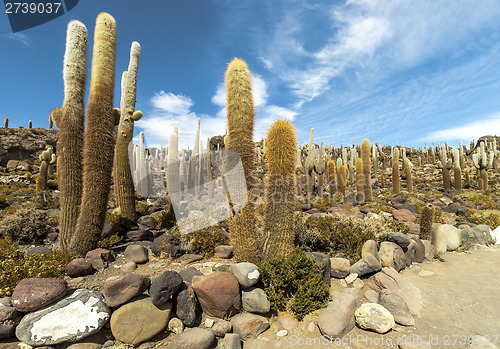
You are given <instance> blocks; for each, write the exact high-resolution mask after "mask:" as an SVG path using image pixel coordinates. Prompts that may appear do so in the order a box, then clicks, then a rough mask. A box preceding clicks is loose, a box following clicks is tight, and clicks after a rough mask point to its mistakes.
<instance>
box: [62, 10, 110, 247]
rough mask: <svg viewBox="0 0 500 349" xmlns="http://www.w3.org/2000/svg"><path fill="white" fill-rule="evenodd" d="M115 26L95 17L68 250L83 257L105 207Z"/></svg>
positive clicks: (93, 243)
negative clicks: (78, 194) (79, 181)
mask: <svg viewBox="0 0 500 349" xmlns="http://www.w3.org/2000/svg"><path fill="white" fill-rule="evenodd" d="M115 59H116V23H115V20H114V19H113V17H111V16H110V15H109V14H107V13H101V14H99V16H98V17H97V20H96V27H95V32H94V52H93V57H92V75H91V81H90V95H89V101H88V105H87V129H86V131H85V141H84V150H83V155H84V157H83V192H82V202H81V206H80V215H79V216H78V220H77V224H76V231H75V234H74V236H73V237H72V239H71V242H70V246H69V249H70V251H72V252H74V253H75V254H77V255H83V254H85V253H86V252H87V251H90V250H92V249H94V248H96V247H97V242H98V240H99V238H100V236H101V232H102V227H103V225H104V219H105V214H106V209H107V205H108V196H109V188H110V186H111V173H112V170H113V153H114V144H115V139H114V127H115V126H114V119H115V114H114V111H113V93H114V81H115Z"/></svg>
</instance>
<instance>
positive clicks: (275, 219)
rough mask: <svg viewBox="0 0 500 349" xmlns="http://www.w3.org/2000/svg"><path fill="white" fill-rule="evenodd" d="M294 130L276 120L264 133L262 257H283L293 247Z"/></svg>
mask: <svg viewBox="0 0 500 349" xmlns="http://www.w3.org/2000/svg"><path fill="white" fill-rule="evenodd" d="M295 147H296V144H295V130H294V129H293V126H292V125H291V124H290V122H288V121H286V120H278V121H276V122H275V123H274V124H273V125H272V126H271V128H270V129H269V131H268V133H267V142H266V154H267V156H266V160H267V168H268V172H267V178H266V215H265V229H266V230H265V231H266V238H265V243H264V258H265V259H269V258H272V257H286V256H287V255H288V254H289V253H290V252H291V251H292V250H293V248H294V230H293V212H294V203H295V193H294V190H295V176H294V171H295V157H296V151H295Z"/></svg>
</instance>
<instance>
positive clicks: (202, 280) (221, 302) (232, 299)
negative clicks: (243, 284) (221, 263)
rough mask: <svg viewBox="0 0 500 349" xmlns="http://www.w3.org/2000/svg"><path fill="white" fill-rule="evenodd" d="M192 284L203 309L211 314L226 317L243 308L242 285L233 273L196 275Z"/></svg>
mask: <svg viewBox="0 0 500 349" xmlns="http://www.w3.org/2000/svg"><path fill="white" fill-rule="evenodd" d="M192 286H193V289H194V291H195V293H196V296H197V297H198V300H199V301H200V304H201V307H202V309H203V311H204V312H205V313H206V314H208V315H210V316H215V317H218V318H224V317H227V316H231V315H234V314H236V313H238V312H239V311H240V309H241V296H240V286H239V284H238V280H237V279H236V277H235V276H234V275H233V274H231V273H227V272H215V273H212V274H210V275H205V276H195V277H193V284H192Z"/></svg>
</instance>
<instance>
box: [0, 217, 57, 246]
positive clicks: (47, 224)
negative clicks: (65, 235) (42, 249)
mask: <svg viewBox="0 0 500 349" xmlns="http://www.w3.org/2000/svg"><path fill="white" fill-rule="evenodd" d="M57 231H58V229H57V225H56V224H55V223H54V220H52V219H49V217H48V216H47V213H46V212H45V211H42V210H36V209H33V208H21V209H19V210H18V211H17V212H16V213H15V214H13V215H7V216H4V218H3V219H2V220H1V221H0V237H7V238H10V239H12V240H14V241H17V242H20V243H42V242H43V239H45V238H46V237H47V235H48V234H50V233H57Z"/></svg>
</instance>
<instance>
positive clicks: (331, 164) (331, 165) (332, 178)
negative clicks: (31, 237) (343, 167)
mask: <svg viewBox="0 0 500 349" xmlns="http://www.w3.org/2000/svg"><path fill="white" fill-rule="evenodd" d="M326 173H327V180H328V189H329V191H330V197H331V198H333V197H334V196H335V194H336V193H337V173H336V170H335V161H333V160H332V159H330V160H328V162H327V163H326Z"/></svg>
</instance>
